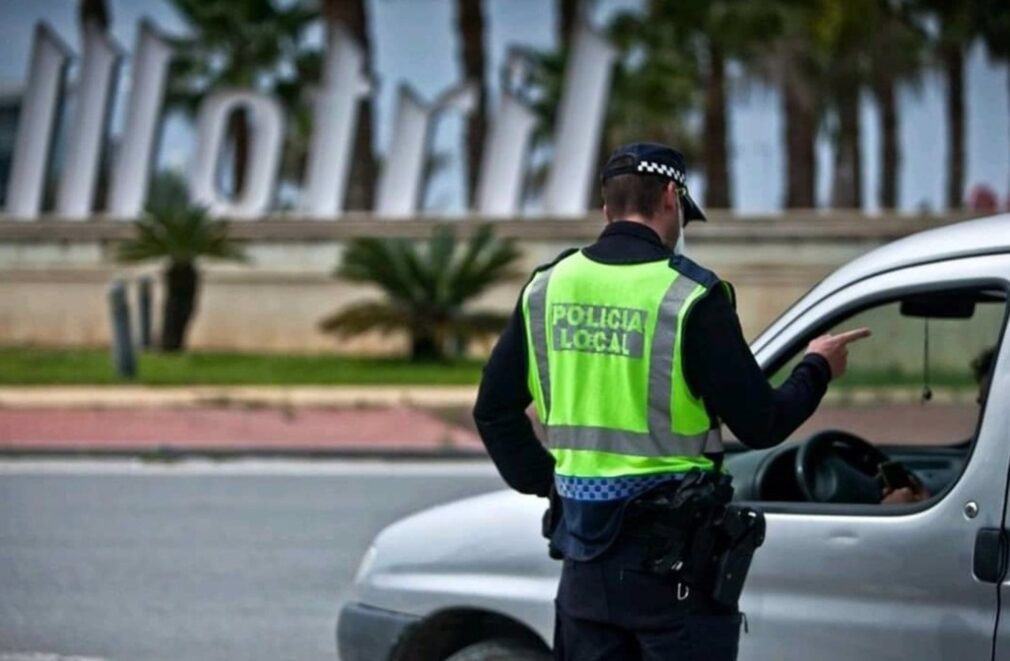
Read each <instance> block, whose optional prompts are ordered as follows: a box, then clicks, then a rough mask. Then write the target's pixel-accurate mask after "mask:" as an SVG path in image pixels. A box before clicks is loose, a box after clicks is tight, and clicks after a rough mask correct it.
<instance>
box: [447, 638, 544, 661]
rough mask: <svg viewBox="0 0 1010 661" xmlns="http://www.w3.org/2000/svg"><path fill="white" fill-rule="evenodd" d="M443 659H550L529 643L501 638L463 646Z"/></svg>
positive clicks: (464, 660) (459, 660)
mask: <svg viewBox="0 0 1010 661" xmlns="http://www.w3.org/2000/svg"><path fill="white" fill-rule="evenodd" d="M445 661H551V655H550V654H547V653H545V652H542V651H540V650H538V649H534V648H532V647H530V646H529V645H524V644H522V643H519V642H516V641H514V640H510V639H508V638H502V639H498V640H485V641H481V642H479V643H475V644H473V645H470V646H469V647H464V648H463V649H461V650H460V651H458V652H456V653H455V654H453V655H452V656H450V657H449V658H447V659H446V660H445Z"/></svg>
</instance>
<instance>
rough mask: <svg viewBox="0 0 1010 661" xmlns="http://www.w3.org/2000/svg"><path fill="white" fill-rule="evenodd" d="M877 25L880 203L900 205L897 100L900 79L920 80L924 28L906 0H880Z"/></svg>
mask: <svg viewBox="0 0 1010 661" xmlns="http://www.w3.org/2000/svg"><path fill="white" fill-rule="evenodd" d="M877 16H878V27H877V30H875V31H874V32H873V34H872V36H871V43H870V57H869V66H870V89H871V91H872V92H873V96H874V97H875V98H876V100H877V105H878V106H879V108H880V136H881V139H880V163H881V169H880V191H879V193H880V206H881V207H883V208H884V209H894V208H896V207H897V206H898V171H899V169H900V166H901V146H900V144H899V142H898V104H897V100H896V94H895V90H896V88H897V85H898V83H899V82H901V81H910V80H918V77H919V74H920V72H921V71H922V65H923V51H924V48H925V44H926V36H925V34H924V32H923V31H922V30H921V29H920V28H918V27H917V26H916V25H915V23H914V21H913V20H912V15H911V11H910V6H909V3H908V2H907V0H898V1H894V0H878V2H877Z"/></svg>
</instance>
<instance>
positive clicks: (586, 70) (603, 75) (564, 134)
mask: <svg viewBox="0 0 1010 661" xmlns="http://www.w3.org/2000/svg"><path fill="white" fill-rule="evenodd" d="M573 43H574V46H573V47H572V54H571V58H570V59H569V61H568V66H567V70H566V71H565V82H564V87H563V89H562V93H561V104H560V106H559V112H558V123H557V127H556V129H555V134H554V161H553V163H552V164H551V172H550V175H549V177H548V179H547V186H546V192H545V193H544V212H545V213H547V214H548V215H552V216H582V215H584V214H585V212H586V201H587V199H588V197H589V186H590V184H591V183H592V181H593V176H594V174H595V173H594V172H593V170H594V169H595V167H596V152H597V150H599V148H600V136H601V134H602V130H603V118H604V115H605V114H606V111H607V96H608V92H609V91H610V75H611V69H612V66H613V64H614V59H615V58H616V57H617V52H616V51H615V50H614V48H613V47H612V46H611V45H610V44H609V43H607V41H606V40H605V39H603V37H601V36H600V35H598V34H596V33H594V32H593V31H592V30H591V29H590V28H589V27H588V26H587V25H585V24H582V25H579V27H578V28H577V29H576V31H575V39H574V42H573Z"/></svg>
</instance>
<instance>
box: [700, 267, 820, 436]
mask: <svg viewBox="0 0 1010 661" xmlns="http://www.w3.org/2000/svg"><path fill="white" fill-rule="evenodd" d="M682 355H683V356H684V359H683V360H684V372H685V377H686V379H687V382H688V385H689V386H690V387H691V390H692V391H693V392H694V394H695V395H696V396H698V397H701V398H702V399H703V400H704V402H705V405H706V406H707V407H708V409H709V412H710V413H711V414H712V415H714V416H716V417H718V418H719V419H720V420H722V421H723V422H725V423H726V425H727V426H728V427H729V429H730V431H732V432H733V434H734V435H735V436H736V437H737V438H738V439H739V440H740V441H741V442H742V443H745V444H746V445H748V446H750V447H752V448H766V447H771V446H773V445H777V444H778V443H781V442H782V441H784V440H785V439H786V438H788V437H789V435H790V434H792V433H793V432H794V431H795V430H796V428H797V427H799V426H800V425H801V424H803V422H804V421H805V420H806V419H807V418H809V417H810V416H811V415H812V414H813V412H814V410H816V409H817V406H818V404H820V402H821V398H822V397H823V396H824V393H825V392H826V391H827V388H828V382H829V381H830V380H831V367H830V366H829V364H828V361H827V360H825V358H824V357H823V356H820V355H817V354H807V355H806V356H805V357H804V358H803V360H802V361H800V364H799V365H797V366H796V368H795V369H794V370H793V373H792V374H791V375H790V376H789V378H788V379H787V380H786V382H785V383H783V384H782V386H781V387H779V388H777V389H775V388H772V387H771V386H770V385H769V384H768V381H767V379H765V376H764V374H763V373H762V372H761V368H760V366H758V364H757V361H756V360H755V359H754V354H752V353H751V351H750V347H749V346H747V341H746V340H744V337H743V331H742V329H741V328H740V320H739V318H738V317H737V314H736V310H734V309H733V305H732V304H731V303H730V300H729V297H728V295H727V294H726V293H725V291H724V290H723V289H722V288H721V287H715V288H713V290H712V291H711V293H710V294H709V295H708V296H706V297H705V298H704V299H702V300H700V301H698V303H697V304H695V307H694V309H693V310H692V312H691V315H690V316H689V317H688V319H687V321H686V327H685V329H684V347H683V352H682Z"/></svg>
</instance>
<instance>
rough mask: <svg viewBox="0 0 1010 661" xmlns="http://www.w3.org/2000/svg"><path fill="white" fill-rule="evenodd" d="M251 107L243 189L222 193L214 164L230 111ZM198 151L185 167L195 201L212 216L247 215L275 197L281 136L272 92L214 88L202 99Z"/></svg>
mask: <svg viewBox="0 0 1010 661" xmlns="http://www.w3.org/2000/svg"><path fill="white" fill-rule="evenodd" d="M243 107H245V108H246V109H248V110H249V114H250V120H251V121H250V124H251V127H250V128H251V131H250V134H251V135H252V144H251V145H250V149H249V156H248V160H247V162H246V163H245V186H244V188H245V190H243V191H241V193H240V194H239V197H238V199H236V200H230V199H227V198H226V197H224V196H223V195H222V194H221V192H220V191H219V190H218V187H217V185H216V179H217V164H218V158H219V157H220V154H221V149H222V147H223V146H224V140H225V137H226V136H225V129H226V125H227V122H228V117H229V116H230V115H231V113H232V112H235V111H236V110H238V109H240V108H243ZM197 125H198V129H197V151H196V155H195V158H194V160H193V165H192V167H191V168H190V172H189V192H190V195H191V196H192V198H193V201H194V202H196V203H197V204H202V205H205V206H206V207H207V208H208V210H209V211H210V213H211V214H213V215H215V216H228V217H231V218H241V219H249V218H255V217H257V216H260V215H262V213H263V212H264V211H265V210H266V208H267V206H268V205H269V204H270V200H271V198H272V197H273V190H274V181H275V180H276V178H277V168H278V166H279V165H280V158H281V142H282V141H283V139H284V111H283V110H282V109H281V107H280V104H278V103H277V101H276V100H275V99H274V98H273V97H270V96H267V95H266V94H261V93H259V92H252V91H243V92H238V91H231V92H215V93H214V94H211V95H210V96H208V97H207V98H206V99H204V100H203V103H202V104H201V105H200V112H199V117H198V119H197Z"/></svg>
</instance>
